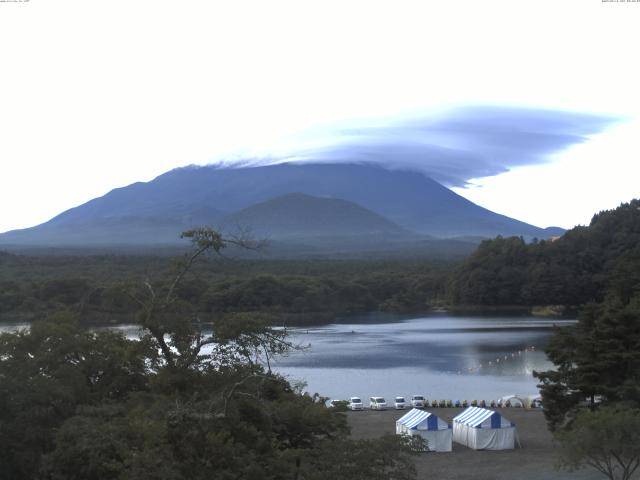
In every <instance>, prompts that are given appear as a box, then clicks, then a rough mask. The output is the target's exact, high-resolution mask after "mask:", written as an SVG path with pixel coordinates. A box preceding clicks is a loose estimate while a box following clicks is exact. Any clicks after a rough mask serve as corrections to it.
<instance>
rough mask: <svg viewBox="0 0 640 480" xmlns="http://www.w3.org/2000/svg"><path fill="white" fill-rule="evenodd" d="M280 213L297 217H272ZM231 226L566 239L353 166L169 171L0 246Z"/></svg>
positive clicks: (431, 187) (169, 237) (426, 181)
mask: <svg viewBox="0 0 640 480" xmlns="http://www.w3.org/2000/svg"><path fill="white" fill-rule="evenodd" d="M291 194H295V195H304V196H299V197H297V199H296V197H288V195H291ZM321 200H333V201H335V202H338V203H335V202H333V203H332V202H323V201H321ZM339 202H345V203H342V204H340V203H339ZM305 208H307V209H309V210H308V212H307V213H305V211H304V209H305ZM332 209H333V213H332V214H331V213H329V212H330V211H331V210H332ZM343 209H344V211H341V210H343ZM285 210H286V211H288V212H290V213H288V214H286V215H287V216H288V215H292V216H293V217H292V218H289V219H283V218H281V217H280V216H279V214H277V212H284V211H285ZM332 215H333V216H335V218H329V217H331V216H332ZM349 215H352V217H349ZM307 217H308V218H307ZM295 218H297V220H296V221H295V222H294V221H293V220H294V219H295ZM321 218H323V220H320V219H321ZM348 218H351V220H352V225H348V224H349V223H350V220H348ZM356 218H357V219H358V220H357V221H356ZM232 220H236V221H240V220H243V223H247V222H248V223H254V225H248V226H253V227H259V228H260V229H262V230H264V231H267V230H270V231H271V232H272V234H273V235H274V236H276V237H277V236H287V237H291V236H305V235H314V236H317V235H327V236H332V237H336V236H340V235H346V234H349V235H352V234H353V232H348V228H347V226H348V227H349V228H351V230H354V229H355V231H357V232H358V233H357V234H358V235H366V234H368V233H367V232H369V233H370V232H373V231H379V233H381V234H386V235H395V234H398V235H400V233H399V232H403V234H409V235H411V234H419V235H423V236H424V235H426V236H431V237H439V238H447V237H484V238H487V237H495V236H496V235H503V236H510V235H521V236H524V237H526V238H532V237H538V238H548V237H550V236H552V235H558V234H561V233H562V232H563V230H562V229H557V228H551V229H542V228H538V227H536V226H533V225H529V224H527V223H524V222H520V221H518V220H515V219H512V218H509V217H506V216H504V215H499V214H497V213H494V212H491V211H489V210H487V209H485V208H482V207H480V206H478V205H475V204H474V203H472V202H470V201H468V200H466V199H465V198H463V197H461V196H460V195H457V194H456V193H454V192H452V191H451V190H449V189H447V188H446V187H444V186H442V185H440V184H439V183H437V182H435V181H434V180H432V179H430V178H428V177H426V176H425V175H423V174H422V173H418V172H411V171H395V170H387V169H384V168H382V167H380V166H374V165H370V164H355V163H354V164H280V165H271V166H262V167H245V168H223V167H218V166H207V167H188V168H179V169H175V170H171V171H169V172H167V173H165V174H163V175H160V176H159V177H157V178H156V179H154V180H152V181H150V182H147V183H141V182H138V183H134V184H132V185H129V186H127V187H123V188H118V189H115V190H112V191H111V192H109V193H108V194H106V195H104V196H103V197H99V198H96V199H93V200H91V201H89V202H87V203H85V204H83V205H80V206H78V207H75V208H72V209H70V210H67V211H65V212H63V213H61V214H60V215H58V216H56V217H54V218H53V219H51V220H49V221H48V222H46V223H43V224H41V225H38V226H36V227H33V228H28V229H24V230H15V231H12V232H7V233H5V234H1V235H0V244H5V245H6V244H18V245H42V246H47V245H61V246H62V245H70V246H72V245H82V246H92V245H111V244H113V245H144V244H149V245H157V244H168V243H178V242H179V241H178V235H179V233H180V232H181V231H182V230H184V229H186V228H189V227H191V226H196V225H203V224H208V225H214V226H216V225H221V224H229V223H230V222H231V221H232ZM323 225H324V227H323ZM375 225H377V226H375ZM374 226H375V227H374ZM296 229H297V230H296Z"/></svg>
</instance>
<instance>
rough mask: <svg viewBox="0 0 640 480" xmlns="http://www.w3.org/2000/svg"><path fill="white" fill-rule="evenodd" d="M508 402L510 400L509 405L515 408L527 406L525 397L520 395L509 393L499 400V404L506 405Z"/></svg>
mask: <svg viewBox="0 0 640 480" xmlns="http://www.w3.org/2000/svg"><path fill="white" fill-rule="evenodd" d="M507 402H509V405H510V406H512V407H514V408H523V407H524V406H525V400H524V398H523V397H520V396H518V395H507V396H506V397H502V398H501V399H500V400H498V406H499V407H505V406H506V405H507Z"/></svg>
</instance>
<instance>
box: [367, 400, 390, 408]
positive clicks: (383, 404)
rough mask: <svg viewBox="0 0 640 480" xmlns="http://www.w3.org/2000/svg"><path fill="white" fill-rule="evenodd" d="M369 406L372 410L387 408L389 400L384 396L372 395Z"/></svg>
mask: <svg viewBox="0 0 640 480" xmlns="http://www.w3.org/2000/svg"><path fill="white" fill-rule="evenodd" d="M369 408H370V409H371V410H386V408H387V401H386V400H385V399H384V397H371V398H370V399H369Z"/></svg>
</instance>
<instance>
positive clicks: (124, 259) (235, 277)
mask: <svg viewBox="0 0 640 480" xmlns="http://www.w3.org/2000/svg"><path fill="white" fill-rule="evenodd" d="M172 264H173V260H172V259H170V258H167V257H144V256H131V255H130V256H126V255H122V256H116V255H103V256H62V257H58V256H23V255H13V254H6V253H5V254H3V253H1V252H0V321H11V320H31V319H35V318H41V317H42V316H43V315H45V316H46V315H47V314H48V312H52V311H58V310H60V309H65V310H69V311H72V312H77V313H81V314H82V316H81V318H82V321H83V322H86V323H104V322H132V321H134V320H135V312H136V311H137V309H138V306H137V305H136V303H135V301H134V300H133V299H132V298H131V297H130V296H128V295H127V293H126V292H127V287H128V286H129V285H131V284H132V283H133V284H140V283H142V282H144V281H145V280H146V279H151V280H154V279H162V278H166V274H167V271H170V270H171V268H172ZM450 265H451V263H448V262H445V261H437V260H433V259H431V260H429V259H423V260H367V261H365V260H300V261H296V260H238V259H236V260H233V259H226V258H219V257H218V258H209V259H207V260H205V261H202V262H200V263H199V264H198V265H196V266H194V268H193V269H192V271H190V272H189V275H188V276H187V277H186V278H185V279H184V280H183V282H181V284H180V287H179V288H178V289H177V291H176V295H177V297H178V298H179V299H180V300H182V301H185V302H189V303H190V304H191V305H193V306H194V308H195V309H196V310H197V311H198V312H199V314H200V316H201V318H202V319H203V320H208V319H210V318H213V317H216V316H220V315H225V314H230V313H238V312H243V313H246V312H260V313H261V314H271V315H274V316H276V317H275V321H277V322H278V323H281V322H283V321H284V322H287V323H290V324H303V323H317V322H326V321H332V320H333V319H334V318H335V317H336V316H339V315H344V314H349V313H365V312H371V311H394V312H408V311H424V310H427V309H428V308H429V307H430V306H433V305H435V304H442V303H443V302H444V298H445V296H446V292H445V285H446V281H445V280H446V277H447V275H448V272H449V269H450Z"/></svg>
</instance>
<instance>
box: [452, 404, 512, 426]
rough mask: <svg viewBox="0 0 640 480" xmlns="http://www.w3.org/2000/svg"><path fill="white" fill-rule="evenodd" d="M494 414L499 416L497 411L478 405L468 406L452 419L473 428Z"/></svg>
mask: <svg viewBox="0 0 640 480" xmlns="http://www.w3.org/2000/svg"><path fill="white" fill-rule="evenodd" d="M494 415H497V416H498V417H499V418H500V417H501V415H500V414H499V413H498V412H495V411H493V410H487V409H486V408H480V407H469V408H467V409H466V410H465V411H464V412H462V413H461V414H460V415H458V416H457V417H454V419H453V421H454V422H457V423H461V424H463V425H468V426H470V427H474V428H475V427H478V426H480V425H481V424H482V423H483V422H484V421H485V420H487V419H488V418H490V417H492V416H494ZM505 420H506V419H505ZM501 423H502V422H501ZM508 423H510V422H508ZM502 426H504V424H502Z"/></svg>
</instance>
